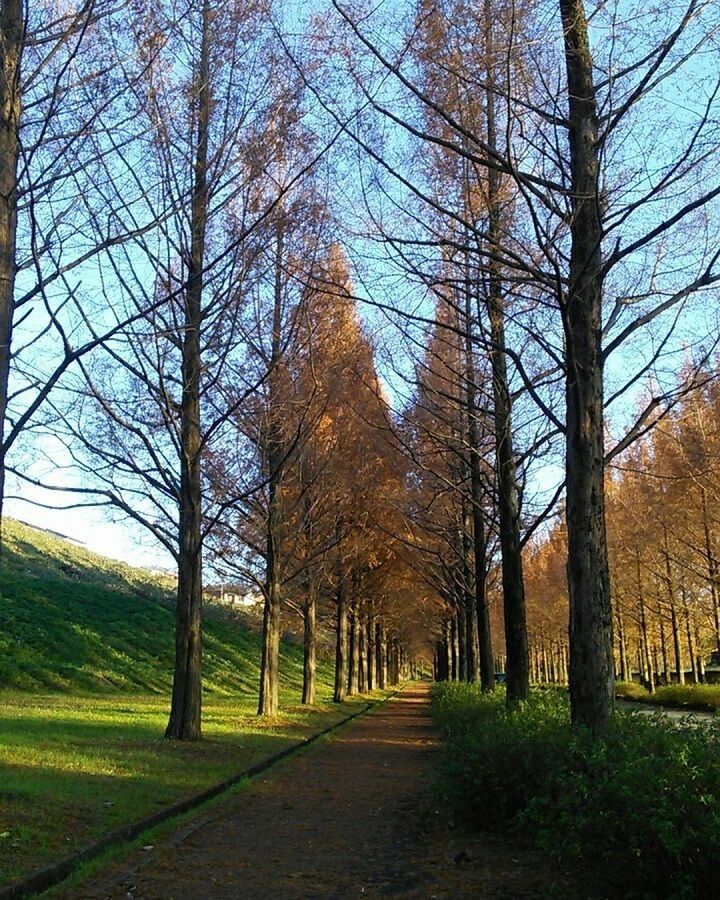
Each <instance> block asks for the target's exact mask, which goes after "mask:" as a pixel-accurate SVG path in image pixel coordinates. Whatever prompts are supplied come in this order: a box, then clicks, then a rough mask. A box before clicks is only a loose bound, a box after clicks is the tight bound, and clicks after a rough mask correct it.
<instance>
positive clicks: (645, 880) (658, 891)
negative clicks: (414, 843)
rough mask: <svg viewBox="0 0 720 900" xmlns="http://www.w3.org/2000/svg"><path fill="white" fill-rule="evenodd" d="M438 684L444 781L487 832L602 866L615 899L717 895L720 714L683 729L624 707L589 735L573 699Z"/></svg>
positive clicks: (455, 802)
mask: <svg viewBox="0 0 720 900" xmlns="http://www.w3.org/2000/svg"><path fill="white" fill-rule="evenodd" d="M504 699H505V698H504V694H503V693H502V692H501V691H496V692H495V693H493V694H489V695H488V694H482V693H481V692H480V690H479V689H478V688H477V687H476V686H475V685H464V684H441V685H436V686H435V687H434V689H433V710H434V715H435V717H436V719H437V721H438V722H439V723H440V725H441V726H442V728H443V730H444V733H445V736H446V752H445V761H444V771H443V789H444V791H445V794H446V798H447V800H448V801H449V802H450V803H451V805H452V806H453V808H454V810H455V811H456V813H457V814H458V815H459V816H461V817H463V818H464V819H466V820H468V821H469V822H471V823H472V824H474V825H475V826H476V827H479V828H482V829H509V830H512V831H515V832H517V833H520V834H522V835H525V836H526V837H529V838H530V839H531V840H532V841H533V842H534V843H535V844H536V845H537V846H539V847H540V848H541V849H543V850H544V851H545V852H547V853H548V854H549V855H551V856H553V857H555V858H556V859H557V860H558V862H559V863H561V864H563V865H572V864H573V863H582V864H583V865H585V866H587V865H590V866H591V867H593V868H597V872H598V876H599V877H600V878H601V879H603V880H604V882H605V883H606V884H607V886H608V890H609V891H612V894H611V895H612V896H614V897H638V898H640V897H663V898H665V897H676V898H686V897H688V898H689V897H695V896H701V895H703V894H705V893H708V895H711V894H712V892H714V891H715V890H716V888H717V866H718V860H719V859H720V759H719V757H718V742H719V740H720V721H719V722H715V723H712V724H708V725H707V726H705V725H703V726H700V725H698V724H696V725H695V727H678V726H677V725H673V724H671V723H668V722H666V721H664V720H661V719H660V718H659V717H655V716H647V715H640V714H631V713H621V714H618V715H617V716H616V719H615V722H614V724H613V725H612V727H611V728H610V730H609V731H608V733H607V734H606V735H605V736H603V737H602V738H600V739H595V740H593V739H592V738H591V736H590V734H589V733H587V732H586V731H583V730H579V731H573V730H572V729H571V728H570V720H569V709H568V702H567V698H566V696H564V695H563V694H562V693H561V692H556V691H552V690H550V691H542V692H540V691H538V692H535V693H533V695H532V697H531V699H530V700H529V701H527V702H526V703H522V704H519V705H518V706H517V707H516V708H513V709H508V708H506V706H505V702H504Z"/></svg>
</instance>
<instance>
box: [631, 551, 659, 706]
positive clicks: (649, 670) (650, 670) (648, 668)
mask: <svg viewBox="0 0 720 900" xmlns="http://www.w3.org/2000/svg"><path fill="white" fill-rule="evenodd" d="M635 569H636V575H637V588H638V600H639V604H640V635H641V637H642V646H643V653H644V654H645V661H646V662H645V672H646V679H645V687H646V688H647V689H648V690H649V691H650V693H651V694H654V693H655V669H654V663H653V658H652V654H651V653H650V638H649V635H648V626H647V615H646V612H645V597H644V595H643V584H642V571H641V568H640V552H639V551H637V550H636V551H635Z"/></svg>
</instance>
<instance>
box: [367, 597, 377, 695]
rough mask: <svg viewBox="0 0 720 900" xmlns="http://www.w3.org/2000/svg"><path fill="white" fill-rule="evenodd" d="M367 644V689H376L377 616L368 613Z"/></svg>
mask: <svg viewBox="0 0 720 900" xmlns="http://www.w3.org/2000/svg"><path fill="white" fill-rule="evenodd" d="M365 646H366V647H367V689H368V691H372V690H374V689H375V685H376V678H375V617H374V616H373V614H372V612H369V613H368V616H367V622H366V624H365Z"/></svg>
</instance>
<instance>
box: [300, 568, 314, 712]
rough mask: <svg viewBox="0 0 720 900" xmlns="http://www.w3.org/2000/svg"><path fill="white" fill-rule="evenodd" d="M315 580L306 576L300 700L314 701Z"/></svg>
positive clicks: (307, 702) (309, 702) (306, 702)
mask: <svg viewBox="0 0 720 900" xmlns="http://www.w3.org/2000/svg"><path fill="white" fill-rule="evenodd" d="M316 618H317V580H316V579H315V577H314V576H313V575H311V576H310V577H309V578H308V584H307V593H306V598H305V607H304V609H303V694H302V702H303V703H305V704H308V705H310V706H312V705H313V704H314V703H315V687H316V674H317V666H316V654H317V649H316V648H317V630H316Z"/></svg>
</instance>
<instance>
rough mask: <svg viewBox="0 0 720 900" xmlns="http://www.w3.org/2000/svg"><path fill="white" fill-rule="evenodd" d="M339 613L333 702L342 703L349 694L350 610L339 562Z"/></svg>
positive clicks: (336, 632)
mask: <svg viewBox="0 0 720 900" xmlns="http://www.w3.org/2000/svg"><path fill="white" fill-rule="evenodd" d="M337 568H338V585H337V594H336V600H337V613H336V620H335V690H334V693H333V701H334V702H335V703H342V701H343V700H344V699H345V694H346V692H347V656H348V610H347V598H346V596H345V574H344V571H343V565H342V561H341V560H338V567H337Z"/></svg>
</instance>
